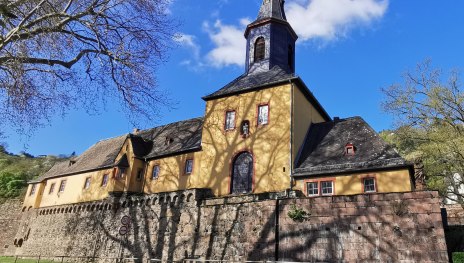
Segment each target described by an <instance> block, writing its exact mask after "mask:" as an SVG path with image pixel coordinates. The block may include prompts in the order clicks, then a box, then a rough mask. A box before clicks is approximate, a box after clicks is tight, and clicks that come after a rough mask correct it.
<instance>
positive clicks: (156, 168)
mask: <svg viewBox="0 0 464 263" xmlns="http://www.w3.org/2000/svg"><path fill="white" fill-rule="evenodd" d="M159 173H160V167H159V165H155V166H154V167H153V173H152V175H151V179H152V180H156V179H158V177H159Z"/></svg>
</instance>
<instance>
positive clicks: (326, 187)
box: [321, 181, 333, 195]
mask: <svg viewBox="0 0 464 263" xmlns="http://www.w3.org/2000/svg"><path fill="white" fill-rule="evenodd" d="M321 192H322V195H332V194H333V182H332V181H324V182H321Z"/></svg>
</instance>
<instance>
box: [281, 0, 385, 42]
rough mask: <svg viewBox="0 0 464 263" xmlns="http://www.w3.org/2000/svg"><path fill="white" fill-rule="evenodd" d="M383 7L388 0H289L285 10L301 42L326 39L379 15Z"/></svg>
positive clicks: (367, 22)
mask: <svg viewBox="0 0 464 263" xmlns="http://www.w3.org/2000/svg"><path fill="white" fill-rule="evenodd" d="M387 8H388V0H380V1H379V0H293V1H292V2H290V1H289V3H288V4H287V7H286V13H287V18H288V20H289V22H290V24H291V25H292V27H293V29H294V30H295V32H296V33H297V34H298V36H299V37H300V41H301V42H304V41H307V40H310V39H314V38H322V39H323V40H325V41H330V40H334V39H337V38H338V37H340V36H344V35H346V34H347V32H348V31H349V30H350V29H352V28H353V27H355V26H359V25H368V24H370V22H371V21H373V20H376V19H380V18H382V17H383V16H384V14H385V12H386V11H387Z"/></svg>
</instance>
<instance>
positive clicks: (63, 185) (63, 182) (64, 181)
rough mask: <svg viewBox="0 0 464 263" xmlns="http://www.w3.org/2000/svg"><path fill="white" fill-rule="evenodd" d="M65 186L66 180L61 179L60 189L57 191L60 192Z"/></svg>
mask: <svg viewBox="0 0 464 263" xmlns="http://www.w3.org/2000/svg"><path fill="white" fill-rule="evenodd" d="M65 187H66V180H63V181H61V183H60V189H59V190H58V192H60V193H62V192H64V188H65Z"/></svg>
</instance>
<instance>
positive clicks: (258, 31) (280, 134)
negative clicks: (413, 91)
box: [24, 0, 414, 209]
mask: <svg viewBox="0 0 464 263" xmlns="http://www.w3.org/2000/svg"><path fill="white" fill-rule="evenodd" d="M245 37H246V39H247V57H246V72H245V74H243V75H242V76H240V77H238V78H237V79H235V80H234V81H232V82H231V83H229V84H227V85H226V86H224V87H223V88H221V89H219V90H218V91H216V92H214V93H212V94H210V95H208V96H205V97H203V100H204V101H205V102H206V108H205V115H204V116H203V117H201V118H195V119H191V120H186V121H181V122H175V123H171V124H167V125H164V126H159V127H154V128H152V129H147V130H134V131H133V132H132V133H129V134H126V135H122V136H119V137H115V138H111V139H107V140H102V141H100V142H98V143H96V144H95V145H93V146H92V147H90V148H89V149H88V150H87V151H85V152H84V153H82V154H81V155H80V156H78V157H76V158H73V159H71V160H69V161H65V162H62V163H59V164H57V165H55V166H54V167H53V168H52V169H51V170H50V171H48V172H47V173H45V174H44V175H42V176H40V177H39V178H38V179H36V180H34V181H31V182H29V187H28V190H27V194H26V197H25V200H24V209H30V208H39V207H49V206H56V205H63V204H73V203H81V202H89V201H96V200H102V199H105V198H108V197H109V196H111V195H116V194H132V193H136V194H152V193H163V192H172V191H181V190H186V189H200V188H201V189H210V190H211V192H212V193H213V194H214V195H215V196H229V195H242V194H259V193H268V192H277V193H280V192H285V191H288V190H292V191H301V192H302V193H303V194H304V195H306V196H308V197H314V196H321V195H354V194H369V193H387V192H408V191H412V190H413V188H414V182H413V180H412V166H411V165H410V164H409V163H407V162H406V161H405V160H404V159H403V158H401V157H400V156H399V155H398V154H397V153H396V151H395V150H394V149H393V148H392V147H391V146H389V145H387V144H386V143H385V142H384V141H382V140H381V138H380V137H379V136H378V135H377V133H376V132H375V131H373V130H372V128H371V127H370V126H369V125H368V124H367V123H365V121H364V120H363V119H362V118H360V117H353V118H346V119H339V118H333V119H332V118H331V117H330V116H329V115H328V114H327V113H326V111H325V110H324V108H323V107H322V106H321V105H320V103H319V102H318V101H317V99H316V98H315V97H314V96H313V95H312V93H311V92H310V91H309V89H308V88H307V87H306V85H305V84H304V82H303V81H302V80H301V79H300V78H299V77H298V76H296V75H295V70H294V67H295V62H294V61H295V53H294V50H295V41H296V39H297V36H296V34H295V33H294V31H293V29H292V28H291V26H290V25H289V24H288V22H287V21H286V18H285V13H284V10H283V3H282V2H281V0H272V1H264V2H263V5H262V6H261V9H260V12H259V15H258V18H257V20H256V21H254V22H253V23H251V24H250V25H249V26H248V27H247V30H246V32H245Z"/></svg>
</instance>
